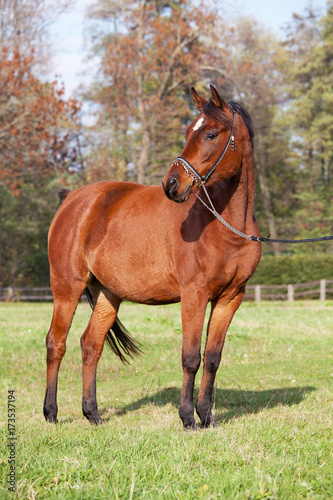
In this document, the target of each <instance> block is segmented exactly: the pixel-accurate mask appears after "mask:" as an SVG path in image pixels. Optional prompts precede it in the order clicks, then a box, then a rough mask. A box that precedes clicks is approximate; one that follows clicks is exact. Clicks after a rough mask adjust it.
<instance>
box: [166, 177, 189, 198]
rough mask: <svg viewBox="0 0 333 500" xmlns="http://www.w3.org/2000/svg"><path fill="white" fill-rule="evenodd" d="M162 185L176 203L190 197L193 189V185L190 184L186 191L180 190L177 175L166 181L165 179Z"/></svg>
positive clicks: (167, 194) (167, 195)
mask: <svg viewBox="0 0 333 500" xmlns="http://www.w3.org/2000/svg"><path fill="white" fill-rule="evenodd" d="M162 186H163V189H164V193H165V195H166V197H167V198H169V200H172V201H175V202H176V203H182V202H183V201H186V200H187V199H188V197H189V192H190V189H191V185H189V186H188V187H187V188H186V189H185V191H183V192H180V193H179V191H178V189H179V182H178V180H177V178H176V177H174V176H170V177H169V178H168V179H167V181H166V183H165V182H164V180H163V181H162Z"/></svg>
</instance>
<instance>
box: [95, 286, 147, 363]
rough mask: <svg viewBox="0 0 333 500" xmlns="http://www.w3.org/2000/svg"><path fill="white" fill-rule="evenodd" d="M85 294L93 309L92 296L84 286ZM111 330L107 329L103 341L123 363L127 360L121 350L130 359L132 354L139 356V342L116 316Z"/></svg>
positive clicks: (140, 351)
mask: <svg viewBox="0 0 333 500" xmlns="http://www.w3.org/2000/svg"><path fill="white" fill-rule="evenodd" d="M86 295H87V299H88V302H89V304H90V307H91V308H92V309H94V304H93V297H92V295H91V293H90V291H89V289H88V288H86ZM111 330H112V331H111ZM111 330H109V332H108V334H107V336H106V339H105V341H106V342H107V344H108V346H109V347H110V348H111V349H112V351H113V352H114V353H115V354H116V355H117V356H119V358H120V359H121V361H122V362H123V363H124V364H126V363H127V364H129V361H128V360H127V359H126V357H125V356H124V354H123V352H122V351H124V353H125V354H126V355H127V356H129V357H130V358H132V359H133V357H134V356H140V354H141V353H142V352H143V351H142V350H141V349H140V347H139V346H140V345H141V344H140V343H139V342H137V341H136V340H135V339H134V338H133V337H132V335H131V334H130V333H129V331H128V330H127V329H126V328H125V326H124V325H123V324H122V322H121V321H120V319H119V318H118V316H117V318H116V321H115V322H114V324H113V327H112V328H111ZM112 332H113V333H112Z"/></svg>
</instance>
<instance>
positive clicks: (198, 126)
mask: <svg viewBox="0 0 333 500" xmlns="http://www.w3.org/2000/svg"><path fill="white" fill-rule="evenodd" d="M203 121H204V119H203V118H200V120H198V121H197V123H196V124H195V125H194V127H193V130H198V129H199V128H200V127H201V125H202V122H203Z"/></svg>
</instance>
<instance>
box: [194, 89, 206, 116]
mask: <svg viewBox="0 0 333 500" xmlns="http://www.w3.org/2000/svg"><path fill="white" fill-rule="evenodd" d="M191 94H192V98H193V101H194V104H195V107H196V108H197V110H198V111H200V112H202V111H203V107H204V105H205V104H207V103H208V101H207V100H206V99H204V98H203V97H201V95H199V94H198V92H197V91H196V90H195V88H194V87H192V88H191Z"/></svg>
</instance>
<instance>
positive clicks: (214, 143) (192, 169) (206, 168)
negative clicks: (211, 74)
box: [162, 86, 250, 203]
mask: <svg viewBox="0 0 333 500" xmlns="http://www.w3.org/2000/svg"><path fill="white" fill-rule="evenodd" d="M191 92H192V97H193V100H194V103H195V105H196V108H197V109H198V110H199V111H200V114H199V116H198V117H197V118H196V119H195V120H194V122H193V123H192V124H191V125H190V126H189V128H188V129H187V131H186V133H185V139H186V143H185V146H184V149H183V151H182V155H181V156H180V157H178V158H177V159H176V160H175V161H174V162H173V164H172V165H171V168H170V170H169V172H168V173H167V174H166V176H165V177H164V179H163V182H162V184H163V188H164V191H165V194H166V196H167V197H168V198H170V200H173V201H176V202H178V203H181V202H183V201H186V200H187V199H188V197H189V195H190V193H191V192H192V191H194V190H195V189H198V188H199V187H200V186H201V185H202V184H206V183H207V182H208V181H210V182H211V183H213V182H216V181H217V180H225V179H227V178H229V177H232V176H233V175H235V174H236V173H237V172H238V170H239V168H240V166H241V162H242V154H243V152H244V148H245V147H246V144H247V143H250V137H249V130H248V128H247V127H246V126H245V124H244V122H243V120H241V119H239V117H238V116H237V114H236V111H235V109H234V108H233V106H232V105H231V104H230V105H229V104H227V103H226V102H225V101H224V100H223V99H222V97H220V95H219V94H218V92H217V90H216V89H215V88H214V87H213V86H211V99H210V101H207V100H206V99H204V98H203V97H201V96H200V95H199V94H198V93H197V92H196V90H195V89H194V88H192V91H191Z"/></svg>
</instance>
